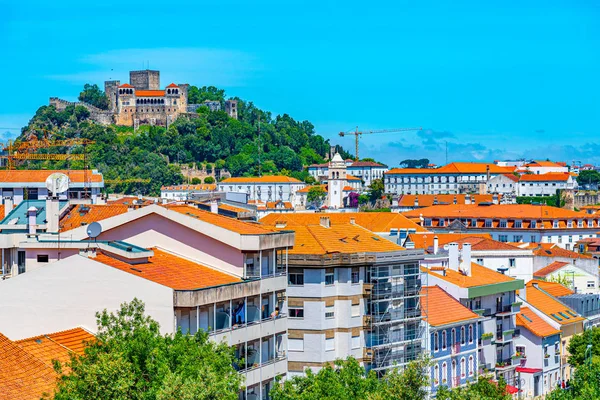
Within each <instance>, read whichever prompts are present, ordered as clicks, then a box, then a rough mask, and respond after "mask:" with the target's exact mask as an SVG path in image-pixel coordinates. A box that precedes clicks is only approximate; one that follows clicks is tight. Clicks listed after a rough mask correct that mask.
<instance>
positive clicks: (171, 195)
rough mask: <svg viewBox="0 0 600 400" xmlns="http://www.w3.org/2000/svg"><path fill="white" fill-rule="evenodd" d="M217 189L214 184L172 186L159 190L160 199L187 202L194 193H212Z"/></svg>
mask: <svg viewBox="0 0 600 400" xmlns="http://www.w3.org/2000/svg"><path fill="white" fill-rule="evenodd" d="M216 188H217V185H216V184H215V183H205V184H199V185H174V186H163V187H161V188H160V198H161V199H166V200H173V201H184V200H189V199H190V198H191V197H192V194H194V193H206V192H214V191H215V190H216Z"/></svg>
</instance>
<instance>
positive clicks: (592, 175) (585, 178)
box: [577, 170, 600, 186]
mask: <svg viewBox="0 0 600 400" xmlns="http://www.w3.org/2000/svg"><path fill="white" fill-rule="evenodd" d="M577 183H578V184H579V185H581V186H583V185H598V184H600V172H598V171H596V170H586V171H581V172H579V176H578V177H577Z"/></svg>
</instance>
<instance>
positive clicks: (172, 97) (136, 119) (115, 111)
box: [50, 69, 237, 128]
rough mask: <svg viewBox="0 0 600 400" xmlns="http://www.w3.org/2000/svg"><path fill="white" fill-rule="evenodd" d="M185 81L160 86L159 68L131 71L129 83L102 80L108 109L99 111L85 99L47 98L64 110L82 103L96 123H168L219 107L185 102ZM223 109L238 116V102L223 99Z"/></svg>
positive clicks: (134, 124) (58, 108) (186, 98)
mask: <svg viewBox="0 0 600 400" xmlns="http://www.w3.org/2000/svg"><path fill="white" fill-rule="evenodd" d="M188 86H189V85H188V84H187V83H185V84H180V85H176V84H175V83H171V84H170V85H168V86H167V87H166V88H165V89H162V90H161V89H160V71H153V70H148V69H147V70H143V71H130V72H129V83H124V84H121V81H105V82H104V92H105V93H106V97H107V98H108V104H109V107H108V110H101V109H99V108H97V107H94V106H93V105H91V104H87V103H84V102H78V103H72V102H68V101H65V100H62V99H59V98H57V97H51V98H50V105H54V106H55V107H56V109H57V110H59V111H60V110H63V109H64V108H65V107H67V106H68V105H82V106H84V107H86V108H87V109H88V110H89V111H90V118H91V119H92V120H94V121H96V122H98V123H101V124H104V125H108V124H117V125H125V126H133V127H135V128H137V127H138V126H139V125H144V124H146V125H160V126H168V125H169V124H171V123H172V122H173V121H175V120H176V119H177V117H178V116H179V115H182V114H188V115H191V116H193V115H196V114H195V113H196V109H197V108H198V107H200V106H203V105H205V106H207V107H209V108H210V109H211V110H212V111H215V110H220V109H221V104H220V103H219V102H214V101H211V102H209V101H207V102H205V103H206V104H188ZM225 111H226V112H227V114H228V115H229V116H230V117H231V118H235V119H237V101H236V100H226V101H225Z"/></svg>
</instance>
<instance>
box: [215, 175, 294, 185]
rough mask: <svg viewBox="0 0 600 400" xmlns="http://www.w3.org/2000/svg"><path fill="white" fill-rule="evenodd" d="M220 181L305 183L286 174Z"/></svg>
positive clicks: (223, 181)
mask: <svg viewBox="0 0 600 400" xmlns="http://www.w3.org/2000/svg"><path fill="white" fill-rule="evenodd" d="M219 183H303V182H302V181H299V180H298V179H296V178H292V177H291V176H284V175H271V176H268V175H267V176H254V177H238V178H227V179H224V180H222V181H221V182H219Z"/></svg>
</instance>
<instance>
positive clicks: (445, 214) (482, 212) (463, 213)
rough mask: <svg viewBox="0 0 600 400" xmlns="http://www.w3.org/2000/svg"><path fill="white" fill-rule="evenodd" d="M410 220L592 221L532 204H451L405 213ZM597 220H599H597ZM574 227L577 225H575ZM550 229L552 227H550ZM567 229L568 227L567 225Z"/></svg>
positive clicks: (586, 215)
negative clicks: (421, 217)
mask: <svg viewBox="0 0 600 400" xmlns="http://www.w3.org/2000/svg"><path fill="white" fill-rule="evenodd" d="M403 214H404V215H405V216H407V217H409V218H412V217H414V218H419V217H420V216H421V215H423V217H425V218H461V219H465V218H466V219H470V218H482V219H485V218H488V219H496V220H499V219H527V220H530V219H531V220H537V221H539V220H554V219H564V220H567V219H570V220H577V219H592V218H590V215H588V214H585V213H582V212H577V211H571V210H565V209H563V208H556V207H551V206H543V205H531V204H492V205H489V206H480V205H474V204H449V205H437V206H432V207H425V208H419V209H416V210H411V211H407V212H405V213H403ZM596 219H597V218H596ZM573 226H574V227H576V226H577V224H576V223H575V224H573ZM548 227H551V225H550V226H548ZM565 227H566V225H565Z"/></svg>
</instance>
